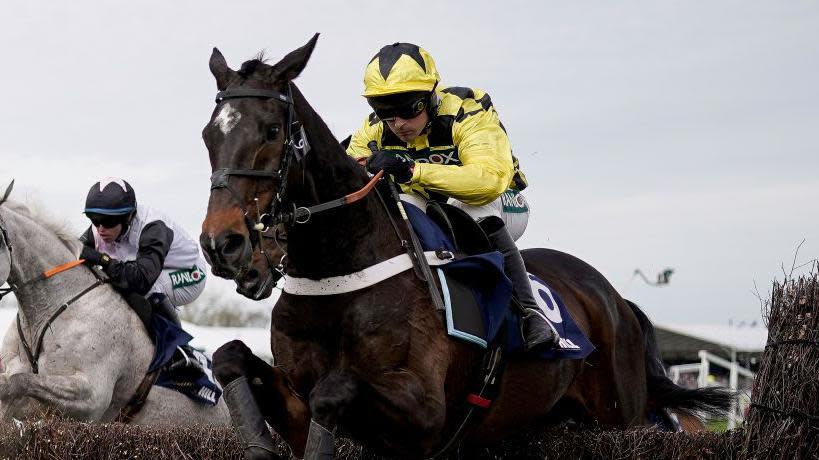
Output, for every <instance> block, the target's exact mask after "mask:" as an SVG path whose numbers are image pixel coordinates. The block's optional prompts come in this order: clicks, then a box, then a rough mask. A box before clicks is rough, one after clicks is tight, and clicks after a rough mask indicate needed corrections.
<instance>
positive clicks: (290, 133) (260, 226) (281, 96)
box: [210, 83, 383, 288]
mask: <svg viewBox="0 0 819 460" xmlns="http://www.w3.org/2000/svg"><path fill="white" fill-rule="evenodd" d="M239 98H257V99H273V100H276V101H279V102H282V103H284V104H286V105H287V122H286V125H285V126H286V132H285V142H284V148H283V151H282V154H281V161H280V162H279V169H278V170H277V171H275V172H274V171H267V170H262V169H239V168H220V169H217V170H215V171H213V174H212V175H211V177H210V189H211V191H213V190H218V189H226V190H227V191H228V192H230V194H231V196H232V197H233V199H234V200H235V201H236V202H237V204H238V205H239V208H240V209H241V210H242V213H243V215H244V218H245V223H246V225H247V228H248V230H249V232H248V233H249V234H250V235H251V237H250V238H251V241H253V240H254V239H256V240H257V243H258V245H259V251H260V252H261V253H262V254H263V255H264V256H265V259H266V260H267V265H268V267H269V269H270V270H269V276H268V279H267V280H266V281H265V284H264V285H263V286H262V288H264V286H265V285H267V284H268V283H270V282H273V278H274V277H275V275H274V272H275V273H276V274H278V275H280V276H279V278H280V277H281V276H283V275H284V267H283V261H284V257H286V256H287V253H286V252H285V255H284V257H282V260H281V261H279V264H277V265H273V263H272V261H271V260H270V256H269V255H268V253H267V251H265V250H264V245H263V243H262V239H263V238H275V239H276V241H277V244H278V235H277V234H276V233H275V232H274V236H268V235H266V233H267V232H268V231H269V230H271V228H272V229H274V230H276V231H277V228H276V227H277V226H278V225H279V224H306V223H307V222H309V221H310V218H311V217H312V216H313V214H316V213H319V212H322V211H326V210H328V209H333V208H336V207H339V206H344V205H347V204H350V203H353V202H355V201H357V200H360V199H361V198H363V197H364V196H366V195H367V193H369V192H370V191H371V190H372V189H373V188H374V187H375V184H376V183H377V182H378V180H379V179H380V178H381V177H382V175H383V173H382V172H379V173H378V174H376V175H375V176H373V178H372V179H371V180H370V182H369V183H367V184H366V185H365V186H364V187H363V188H362V189H360V190H358V191H356V192H353V193H350V194H348V195H346V196H343V197H341V198H338V199H335V200H331V201H328V202H325V203H320V204H317V205H315V206H308V207H305V206H300V207H297V206H296V205H295V204H292V205H291V206H290V208H289V209H288V208H287V206H286V205H285V200H286V197H285V195H284V194H285V191H286V190H287V177H288V175H289V172H290V167H291V165H292V164H293V162H294V161H295V162H301V160H302V159H304V157H305V156H306V155H307V153H308V152H309V151H310V145H309V143H308V142H307V135H306V133H305V132H304V127H303V126H302V124H301V122H300V121H299V120H297V119H296V114H295V104H294V102H293V92H292V89H291V84H290V83H288V84H287V92H286V93H281V92H279V91H276V90H271V89H257V88H236V89H228V90H225V91H220V92H218V93H216V98H215V101H216V103H217V104H219V103H220V102H222V101H225V100H228V99H239ZM232 176H235V177H248V178H252V179H256V180H260V179H269V180H271V181H273V183H274V185H278V187H277V190H276V191H275V194H274V196H273V200H271V203H270V207H269V208H268V209H267V210H266V211H265V212H262V211H261V210H260V208H259V206H258V202H259V199H258V197H255V198H254V202H255V203H256V216H250V215H249V210H248V209H247V206H246V205H245V203H244V201H243V199H242V196H241V195H240V194H239V193H238V192H236V190H235V189H234V188H233V187H231V186H230V178H231V177H232ZM254 233H255V234H256V236H253V235H254Z"/></svg>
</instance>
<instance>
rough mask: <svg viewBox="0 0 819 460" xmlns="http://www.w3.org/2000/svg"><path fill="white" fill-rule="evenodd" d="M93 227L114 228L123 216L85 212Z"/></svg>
mask: <svg viewBox="0 0 819 460" xmlns="http://www.w3.org/2000/svg"><path fill="white" fill-rule="evenodd" d="M86 216H88V219H89V220H90V221H91V225H93V226H94V227H105V228H114V227H116V226H117V225H119V224H121V223H122V220H123V219H122V218H123V216H107V215H105V214H86Z"/></svg>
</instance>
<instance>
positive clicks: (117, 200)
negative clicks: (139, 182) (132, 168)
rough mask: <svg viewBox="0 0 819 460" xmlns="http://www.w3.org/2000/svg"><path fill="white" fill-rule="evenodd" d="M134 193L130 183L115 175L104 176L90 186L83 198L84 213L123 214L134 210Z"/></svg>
mask: <svg viewBox="0 0 819 460" xmlns="http://www.w3.org/2000/svg"><path fill="white" fill-rule="evenodd" d="M136 206H137V203H136V195H135V194H134V189H133V187H131V184H129V183H128V182H125V181H124V180H123V179H118V178H116V177H106V178H104V179H102V180H100V181H99V182H97V183H95V184H94V185H93V186H91V190H89V191H88V197H87V198H86V199H85V211H84V212H85V213H86V214H89V213H90V214H103V215H106V216H124V215H127V214H130V213H132V212H134V211H136Z"/></svg>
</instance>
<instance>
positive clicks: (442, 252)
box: [435, 249, 455, 260]
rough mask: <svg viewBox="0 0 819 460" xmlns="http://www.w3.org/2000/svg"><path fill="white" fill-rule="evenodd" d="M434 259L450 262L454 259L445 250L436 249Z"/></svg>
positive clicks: (451, 254)
mask: <svg viewBox="0 0 819 460" xmlns="http://www.w3.org/2000/svg"><path fill="white" fill-rule="evenodd" d="M435 257H437V258H438V259H439V260H451V259H454V258H455V254H453V253H452V252H450V251H447V250H445V249H438V250H436V251H435Z"/></svg>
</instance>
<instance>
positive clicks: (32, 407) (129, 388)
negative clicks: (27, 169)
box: [0, 200, 230, 425]
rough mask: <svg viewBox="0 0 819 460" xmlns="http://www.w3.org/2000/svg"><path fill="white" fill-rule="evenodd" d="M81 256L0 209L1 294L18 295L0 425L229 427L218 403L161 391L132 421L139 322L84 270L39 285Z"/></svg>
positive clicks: (28, 215) (141, 374)
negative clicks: (73, 422) (47, 420)
mask: <svg viewBox="0 0 819 460" xmlns="http://www.w3.org/2000/svg"><path fill="white" fill-rule="evenodd" d="M80 249H81V243H80V241H79V240H78V239H77V238H74V237H71V236H68V235H66V233H65V232H63V231H62V230H60V228H59V226H58V225H55V224H53V223H51V222H48V221H45V220H43V219H42V218H41V217H38V216H37V215H36V214H34V213H32V212H31V211H30V210H29V209H28V208H27V207H26V206H24V205H22V204H19V203H15V202H11V201H6V202H5V203H4V202H3V200H0V285H2V284H4V283H5V282H6V281H8V283H9V285H10V286H12V288H10V289H7V292H6V293H8V292H14V294H15V296H16V297H17V301H18V303H19V311H18V318H19V329H18V326H17V324H16V323H12V324H11V326H10V327H9V329H8V330H7V332H6V335H5V337H4V338H3V343H2V347H0V418H2V419H6V420H8V419H11V418H16V419H22V418H25V417H38V416H43V415H45V414H54V413H56V414H59V415H60V416H64V417H68V418H72V419H77V420H83V421H95V422H111V421H129V422H131V423H134V424H140V425H147V424H151V425H154V424H175V425H196V424H199V425H202V424H204V425H227V424H229V423H230V415H229V412H228V411H227V408H226V406H225V404H224V402H223V401H222V400H221V399H220V400H219V401H218V403H217V405H215V406H206V405H202V404H199V403H196V402H194V401H193V400H191V399H190V398H188V397H187V396H185V395H183V394H182V393H179V392H177V391H174V390H171V389H168V388H164V387H159V386H154V387H152V388H151V389H150V392H149V393H148V395H147V399H145V401H144V405H142V407H141V409H140V410H138V412H136V413H133V411H134V409H132V408H131V405H130V404H129V402H130V401H131V400H132V398H134V396H135V394H136V392H137V388H138V387H140V385H141V384H142V382H143V379H144V378H145V376H146V372H147V371H148V366H149V364H150V362H151V359H152V356H153V351H154V345H153V343H152V342H151V339H150V337H149V336H148V332H147V331H146V329H145V327H144V326H143V323H142V321H141V320H140V319H139V317H138V316H137V314H136V313H135V312H134V311H133V310H132V309H131V307H129V305H128V304H127V303H126V302H125V300H124V299H123V297H122V296H121V295H120V294H119V293H117V292H116V291H115V290H114V289H113V288H112V287H111V286H110V285H108V284H100V283H99V282H98V281H99V280H98V278H97V277H96V276H95V274H94V273H93V272H92V270H91V269H89V268H88V267H86V266H85V265H75V263H70V264H67V265H65V267H71V268H68V269H66V270H64V271H60V270H61V269H55V270H53V271H52V273H54V274H53V275H49V276H41V274H43V273H48V272H49V271H50V270H51V269H53V268H54V267H58V266H62V264H65V263H66V262H67V261H76V260H77V257H78V254H79V253H80ZM57 272H58V273H57ZM20 333H22V334H23V336H24V338H25V340H26V342H25V345H24V342H23V341H22V340H21V337H20ZM36 337H40V340H37V339H36ZM29 344H30V345H29ZM29 352H31V354H32V355H31V356H32V358H33V359H32V360H31V361H30V359H29V355H28V353H29ZM126 412H127V413H129V415H128V417H123V414H124V413H126Z"/></svg>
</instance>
